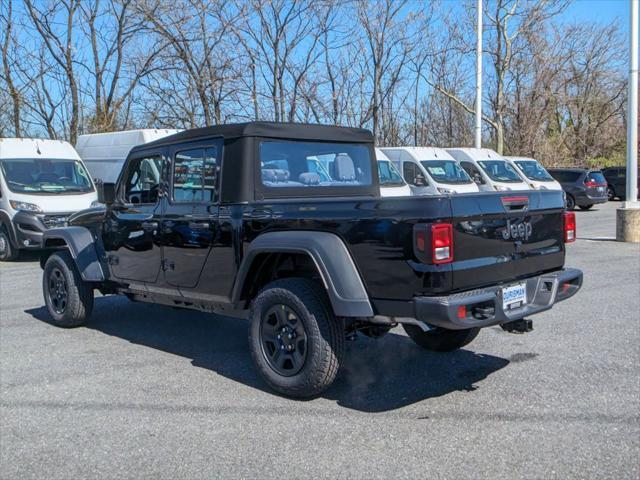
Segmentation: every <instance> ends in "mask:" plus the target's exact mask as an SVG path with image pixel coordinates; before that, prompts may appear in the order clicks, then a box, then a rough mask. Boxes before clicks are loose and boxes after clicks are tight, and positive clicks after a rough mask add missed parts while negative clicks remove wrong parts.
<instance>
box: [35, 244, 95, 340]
mask: <svg viewBox="0 0 640 480" xmlns="http://www.w3.org/2000/svg"><path fill="white" fill-rule="evenodd" d="M42 289H43V292H44V301H45V304H46V305H47V309H48V310H49V314H50V315H51V318H52V319H53V323H54V324H55V325H57V326H59V327H66V328H71V327H79V326H80V325H84V324H85V323H86V321H87V319H88V318H89V316H90V315H91V310H93V288H91V286H90V285H89V284H87V282H85V281H83V280H82V277H81V276H80V273H79V272H78V269H77V268H76V265H75V262H74V261H73V258H71V255H70V254H69V252H67V251H60V252H56V253H54V254H53V255H51V256H50V257H49V258H48V259H47V263H45V266H44V272H43V275H42Z"/></svg>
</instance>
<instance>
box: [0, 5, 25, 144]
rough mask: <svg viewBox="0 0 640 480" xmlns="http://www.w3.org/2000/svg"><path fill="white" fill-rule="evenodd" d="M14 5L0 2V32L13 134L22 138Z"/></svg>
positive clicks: (4, 78) (3, 77)
mask: <svg viewBox="0 0 640 480" xmlns="http://www.w3.org/2000/svg"><path fill="white" fill-rule="evenodd" d="M13 25H14V23H13V3H12V0H2V1H0V26H2V28H1V29H0V30H4V35H3V37H2V46H1V49H2V71H3V73H2V80H3V81H4V83H5V84H6V86H7V94H8V96H9V98H10V100H11V108H12V112H11V121H12V123H13V134H14V135H15V136H16V137H21V136H22V128H21V125H20V118H21V107H22V98H21V94H20V91H19V90H18V88H17V87H16V84H15V81H14V75H15V72H14V68H13V67H14V64H15V62H17V61H18V59H17V57H16V55H11V53H12V52H15V49H16V44H17V42H16V39H15V37H14V36H13Z"/></svg>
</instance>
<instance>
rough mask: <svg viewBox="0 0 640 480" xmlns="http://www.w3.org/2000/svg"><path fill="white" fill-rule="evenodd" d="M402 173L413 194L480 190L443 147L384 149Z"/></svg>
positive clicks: (441, 193)
mask: <svg viewBox="0 0 640 480" xmlns="http://www.w3.org/2000/svg"><path fill="white" fill-rule="evenodd" d="M381 150H382V151H383V153H384V154H385V155H386V156H387V157H389V158H390V159H391V160H392V161H393V162H394V163H395V164H396V165H397V166H398V169H399V170H400V171H401V172H402V175H403V176H404V179H405V181H406V182H407V183H408V184H409V185H410V187H411V192H412V193H413V194H414V195H446V194H451V193H468V192H477V191H478V187H477V186H476V184H475V183H474V182H473V180H472V179H471V178H470V177H469V175H467V174H466V173H465V171H464V170H463V169H462V168H460V165H458V163H457V162H456V161H455V160H454V158H453V157H452V156H451V155H449V154H448V153H447V152H446V151H445V150H443V149H442V148H431V147H385V148H381Z"/></svg>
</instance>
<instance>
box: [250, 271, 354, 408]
mask: <svg viewBox="0 0 640 480" xmlns="http://www.w3.org/2000/svg"><path fill="white" fill-rule="evenodd" d="M250 321H251V325H250V329H249V345H250V348H251V354H252V356H253V360H254V362H255V364H256V367H257V368H258V371H259V372H260V374H261V375H262V377H263V378H264V380H265V381H266V382H267V383H268V384H269V386H270V387H271V388H273V389H274V390H276V391H277V392H280V393H282V394H284V395H288V396H292V397H311V396H314V395H318V394H319V393H321V392H322V391H323V390H325V389H326V388H328V387H329V386H330V385H331V384H332V383H333V381H334V379H335V377H336V375H337V373H338V368H339V365H340V361H341V359H342V355H343V351H344V337H345V335H344V328H343V327H342V322H341V321H340V319H338V318H336V317H335V315H334V314H333V311H332V308H331V305H330V304H329V300H328V298H327V295H326V292H325V291H324V288H323V287H322V285H320V284H318V283H317V282H314V281H312V280H309V279H306V278H287V279H282V280H276V281H274V282H271V283H269V284H268V285H267V286H266V287H265V288H264V289H263V290H262V291H261V292H260V293H259V294H258V296H257V297H256V298H255V299H254V300H253V302H252V304H251V313H250Z"/></svg>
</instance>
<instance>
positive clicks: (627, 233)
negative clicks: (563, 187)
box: [616, 0, 640, 243]
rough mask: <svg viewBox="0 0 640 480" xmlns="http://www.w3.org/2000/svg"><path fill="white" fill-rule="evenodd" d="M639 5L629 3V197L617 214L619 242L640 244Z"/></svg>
mask: <svg viewBox="0 0 640 480" xmlns="http://www.w3.org/2000/svg"><path fill="white" fill-rule="evenodd" d="M638 3H639V0H629V6H630V17H631V25H630V28H629V93H628V102H629V103H628V107H627V194H626V199H625V200H626V201H625V202H624V204H623V205H622V208H619V209H618V211H617V212H616V239H617V240H620V241H623V242H638V243H640V202H638Z"/></svg>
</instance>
